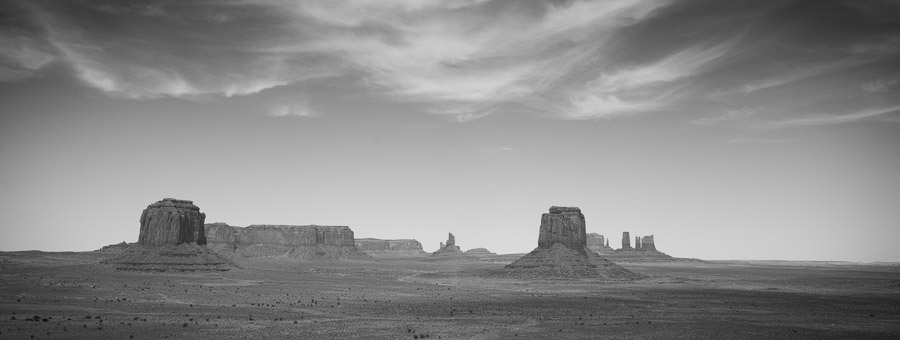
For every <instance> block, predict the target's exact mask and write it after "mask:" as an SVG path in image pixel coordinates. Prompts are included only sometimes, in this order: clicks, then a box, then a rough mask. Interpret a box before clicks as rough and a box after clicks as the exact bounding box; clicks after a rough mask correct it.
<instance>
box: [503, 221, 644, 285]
mask: <svg viewBox="0 0 900 340" xmlns="http://www.w3.org/2000/svg"><path fill="white" fill-rule="evenodd" d="M505 269H506V271H507V272H508V273H510V274H511V275H513V276H518V277H558V278H605V279H613V278H633V277H637V276H638V275H636V274H634V273H632V272H630V271H628V270H627V269H625V268H622V267H620V266H619V265H617V264H615V263H612V262H610V261H609V260H607V259H604V258H601V257H600V256H599V255H597V253H594V252H593V251H591V250H590V249H588V248H587V235H586V233H585V220H584V215H583V214H582V213H581V209H578V208H575V207H551V208H550V212H549V213H545V214H543V215H541V227H540V232H539V234H538V247H537V248H535V249H534V250H533V251H531V252H530V253H528V254H526V255H525V256H522V257H521V258H519V259H518V260H516V261H515V262H513V263H511V264H509V265H507V266H506V267H505Z"/></svg>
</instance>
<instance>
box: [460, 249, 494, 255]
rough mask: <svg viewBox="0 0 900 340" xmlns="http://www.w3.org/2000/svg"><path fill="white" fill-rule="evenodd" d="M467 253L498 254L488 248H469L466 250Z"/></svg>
mask: <svg viewBox="0 0 900 340" xmlns="http://www.w3.org/2000/svg"><path fill="white" fill-rule="evenodd" d="M465 254H466V255H469V256H475V257H490V256H496V255H497V253H492V252H491V251H490V250H487V248H473V249H469V250H466V252H465Z"/></svg>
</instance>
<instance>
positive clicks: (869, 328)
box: [0, 252, 900, 339]
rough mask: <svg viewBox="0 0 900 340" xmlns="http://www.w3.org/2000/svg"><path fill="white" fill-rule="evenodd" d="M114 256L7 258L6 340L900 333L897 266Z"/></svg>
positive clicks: (0, 320) (3, 277) (3, 263)
mask: <svg viewBox="0 0 900 340" xmlns="http://www.w3.org/2000/svg"><path fill="white" fill-rule="evenodd" d="M109 256H111V254H109V253H102V252H87V253H42V252H10V253H0V339H29V338H35V339H98V338H109V339H166V338H168V339H255V338H268V339H279V338H290V339H512V338H520V339H550V338H554V339H601V338H609V339H618V338H623V339H627V338H644V339H669V338H717V339H718V338H731V339H742V338H746V339H763V338H789V339H803V338H808V339H822V338H843V339H847V338H854V339H860V338H875V339H878V338H882V339H890V338H894V339H896V338H898V337H900V322H898V321H897V320H900V266H894V265H878V266H876V265H856V264H849V263H794V262H770V263H762V262H705V263H704V262H668V263H638V264H628V263H621V265H622V266H623V267H625V268H627V269H629V270H631V271H633V272H635V273H638V274H641V275H642V277H641V278H639V279H622V280H613V281H609V280H607V281H599V280H575V281H558V280H546V279H545V280H524V279H521V278H508V277H503V275H502V272H501V268H502V267H503V265H504V264H507V263H509V262H511V261H512V260H514V258H509V259H506V258H504V257H498V258H499V259H503V260H500V261H498V260H496V259H494V260H471V259H467V260H465V261H433V260H428V259H397V260H353V261H350V260H334V261H324V262H315V261H298V260H296V259H255V260H239V261H238V263H237V265H239V266H240V267H241V268H238V269H233V270H230V271H227V272H217V273H209V274H196V273H187V274H178V273H141V272H125V271H116V270H114V269H112V267H110V266H104V265H99V264H98V262H99V261H101V260H103V259H105V258H107V257H109Z"/></svg>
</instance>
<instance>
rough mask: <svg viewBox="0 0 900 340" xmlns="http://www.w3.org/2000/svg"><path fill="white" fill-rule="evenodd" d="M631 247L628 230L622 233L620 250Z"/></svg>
mask: <svg viewBox="0 0 900 340" xmlns="http://www.w3.org/2000/svg"><path fill="white" fill-rule="evenodd" d="M630 249H633V248H631V237H630V236H629V235H628V232H627V231H626V232H623V233H622V248H621V250H630Z"/></svg>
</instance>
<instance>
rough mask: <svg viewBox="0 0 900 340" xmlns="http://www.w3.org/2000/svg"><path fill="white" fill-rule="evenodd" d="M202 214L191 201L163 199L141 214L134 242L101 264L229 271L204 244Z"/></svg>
mask: <svg viewBox="0 0 900 340" xmlns="http://www.w3.org/2000/svg"><path fill="white" fill-rule="evenodd" d="M205 219H206V215H205V214H203V213H201V212H200V208H198V207H197V206H196V205H194V203H193V202H191V201H187V200H178V199H174V198H165V199H163V200H161V201H158V202H156V203H153V204H150V205H149V206H147V209H144V212H143V213H142V214H141V220H140V222H141V225H140V231H139V234H138V242H137V243H136V244H133V245H129V246H128V247H127V248H125V249H124V250H121V253H120V254H118V255H116V256H114V257H111V258H109V259H107V260H104V261H102V262H101V263H105V264H111V265H113V267H114V268H115V269H117V270H134V271H159V272H165V271H181V272H184V271H222V270H228V269H230V268H231V266H232V264H231V262H230V261H228V260H226V259H224V258H222V257H221V256H219V255H218V254H216V253H215V252H213V251H212V250H210V249H209V248H207V247H206V246H205V244H206V233H205V229H204V225H203V221H204V220H205Z"/></svg>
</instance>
